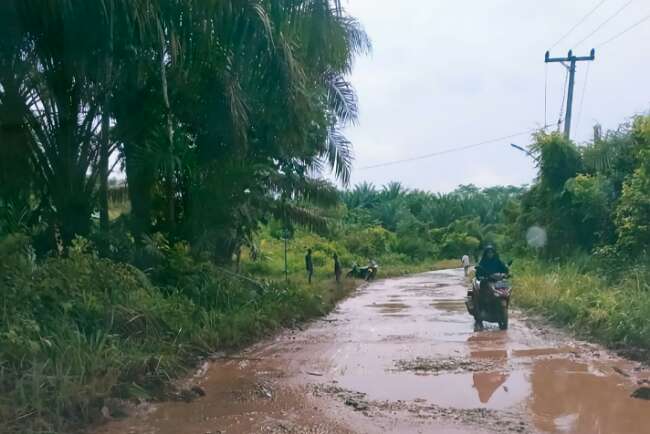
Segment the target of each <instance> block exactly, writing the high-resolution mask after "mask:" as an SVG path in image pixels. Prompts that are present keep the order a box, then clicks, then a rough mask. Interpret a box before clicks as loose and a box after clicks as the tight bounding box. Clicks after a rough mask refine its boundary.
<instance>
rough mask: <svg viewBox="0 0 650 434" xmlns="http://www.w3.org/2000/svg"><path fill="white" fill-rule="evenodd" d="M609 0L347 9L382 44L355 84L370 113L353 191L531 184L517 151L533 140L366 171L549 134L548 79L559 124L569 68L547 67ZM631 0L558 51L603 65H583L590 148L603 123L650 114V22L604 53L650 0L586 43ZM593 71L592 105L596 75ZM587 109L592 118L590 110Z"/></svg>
mask: <svg viewBox="0 0 650 434" xmlns="http://www.w3.org/2000/svg"><path fill="white" fill-rule="evenodd" d="M600 1H601V0H570V1H567V0H545V1H540V0H471V1H470V0H398V1H395V0H391V1H388V0H347V4H346V2H345V1H344V5H346V8H347V10H348V12H349V13H350V14H351V15H353V16H355V17H356V18H358V19H359V20H360V21H361V23H362V24H363V26H364V27H365V29H366V31H367V32H368V34H369V36H370V38H371V39H372V42H373V53H372V54H371V55H370V56H368V57H365V58H361V59H359V60H358V62H357V65H356V67H355V70H354V74H353V76H352V81H353V84H354V86H355V87H356V89H357V92H358V95H359V99H360V107H361V116H360V123H359V125H358V126H356V127H352V128H349V129H348V130H347V135H348V137H349V138H350V139H351V140H352V142H353V144H354V151H355V158H356V161H355V170H354V172H353V177H352V183H353V184H355V183H358V182H361V181H369V182H372V183H374V184H376V185H378V186H381V185H383V184H386V183H387V182H389V181H393V180H396V181H400V182H402V183H403V184H405V185H406V186H408V187H411V188H418V189H423V190H430V191H449V190H452V189H453V188H455V187H456V186H457V185H459V184H467V183H474V184H477V185H479V186H491V185H496V184H515V185H520V184H526V183H530V182H531V181H532V180H533V178H534V176H535V173H536V170H535V167H534V165H533V164H532V162H531V160H530V159H529V158H528V157H526V155H524V154H523V153H521V152H518V151H516V150H514V149H512V148H511V147H510V146H509V144H510V142H515V143H517V144H519V145H522V146H524V145H527V144H529V142H530V136H529V135H522V136H519V137H517V138H516V139H512V140H503V141H500V142H497V143H493V144H489V145H485V146H480V147H477V148H474V149H471V150H468V151H464V152H458V153H452V154H448V155H443V156H438V157H434V158H430V159H424V160H420V161H416V162H409V163H404V164H399V165H394V166H388V167H382V168H377V169H366V170H364V169H362V168H363V167H364V166H369V165H373V164H378V163H384V162H387V161H393V160H400V159H404V158H410V157H417V156H419V155H423V154H428V153H432V152H437V151H441V150H446V149H449V148H454V147H459V146H464V145H470V144H473V143H477V142H481V141H484V140H489V139H493V138H497V137H502V136H506V135H509V134H513V133H517V132H521V131H526V130H528V129H532V128H535V127H539V126H542V125H544V122H545V120H544V119H545V115H544V94H545V92H544V88H545V86H544V82H545V69H546V68H547V71H548V105H547V106H548V114H547V121H548V122H549V123H551V122H553V123H555V122H557V119H558V115H559V110H560V104H561V101H562V86H563V83H564V77H565V74H566V73H565V69H564V68H563V67H562V66H561V65H560V64H558V63H552V64H549V65H548V66H545V63H544V53H545V51H546V50H547V49H548V48H550V46H551V45H553V43H555V42H556V41H557V40H558V39H559V38H560V37H561V36H562V35H563V34H565V33H566V32H567V31H568V30H569V29H570V28H571V27H572V26H573V25H575V24H576V23H577V22H578V21H579V20H580V19H582V18H583V17H584V16H585V15H586V14H587V13H588V12H589V11H590V10H592V9H593V8H594V7H595V6H596V5H597V4H598V3H599V2H600ZM628 1H629V0H606V1H605V2H604V4H603V5H602V6H601V7H600V8H599V9H598V10H597V11H596V12H594V13H593V15H591V16H590V17H589V19H587V20H586V21H585V22H584V24H582V25H581V26H579V27H578V28H577V29H576V30H575V31H574V32H573V33H572V34H571V35H570V36H568V37H567V38H566V39H565V40H564V41H562V42H561V43H560V44H558V45H557V47H555V48H554V49H553V50H551V55H552V56H565V55H566V52H567V51H568V49H569V48H574V51H575V52H576V54H577V55H588V53H589V50H590V49H591V48H592V47H593V48H596V60H595V62H591V65H589V67H587V63H588V62H581V63H579V64H578V70H577V74H576V86H575V93H576V94H575V99H574V123H573V134H572V137H573V138H574V140H576V141H578V142H583V141H586V140H589V139H590V138H591V137H592V135H593V129H592V126H593V124H594V123H595V122H599V123H601V124H602V125H603V127H604V128H605V129H608V128H616V127H617V125H618V124H619V123H621V122H623V121H625V120H626V119H628V118H629V117H630V116H631V115H633V114H635V113H643V112H647V111H648V109H650V51H649V49H648V43H649V41H650V20H648V21H646V22H644V23H642V24H640V25H639V26H638V27H636V28H635V29H633V30H631V31H630V32H628V33H627V34H625V35H623V36H622V37H620V38H619V39H617V40H615V41H613V42H610V43H608V44H607V45H605V46H603V47H600V45H601V44H602V43H603V42H604V41H606V40H607V39H609V38H610V37H611V36H614V35H616V34H617V33H619V32H621V31H623V30H624V29H625V28H627V27H629V26H630V25H632V24H634V23H635V22H637V21H639V20H640V19H641V18H643V17H644V16H646V15H648V14H650V0H633V1H632V2H631V4H630V5H629V6H628V7H627V8H625V9H624V10H623V11H622V12H620V13H619V15H618V16H616V17H615V18H613V19H612V20H611V21H609V22H608V23H607V24H606V25H604V26H603V27H602V28H601V29H600V30H599V31H597V32H596V33H595V34H594V35H593V36H591V37H589V38H588V39H587V40H586V41H585V42H584V43H582V44H579V45H578V46H576V44H577V43H578V42H579V41H580V40H581V39H583V38H584V37H585V36H587V35H588V34H589V33H591V32H592V31H593V30H594V29H596V28H597V27H598V26H599V25H600V24H601V23H603V22H604V21H605V20H607V19H608V18H609V17H610V16H612V15H613V14H614V13H615V12H616V11H617V10H619V9H620V8H621V7H623V6H624V5H625V4H626V3H627V2H628ZM587 68H589V73H588V80H587V81H586V82H587V87H586V92H585V93H584V102H583V104H582V105H581V100H582V98H583V87H584V84H585V74H586V72H587ZM581 107H582V109H581Z"/></svg>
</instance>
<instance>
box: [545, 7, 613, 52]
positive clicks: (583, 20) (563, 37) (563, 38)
mask: <svg viewBox="0 0 650 434" xmlns="http://www.w3.org/2000/svg"><path fill="white" fill-rule="evenodd" d="M606 1H607V0H602V1H601V2H600V3H598V4H597V5H596V6H594V8H593V9H591V10H590V11H589V12H587V15H585V16H583V17H582V18H581V19H580V21H578V22H577V23H576V24H575V25H574V26H573V27H571V28H570V29H569V31H568V32H566V33H565V34H564V35H563V36H562V37H561V38H560V39H558V40H557V41H555V43H554V44H553V45H551V46H550V47H549V49H548V50H549V51H551V50H552V49H553V48H555V47H557V45H558V44H559V43H560V42H562V41H564V40H565V39H566V38H567V36H569V35H570V34H571V33H573V31H574V30H575V29H577V28H578V26H580V24H582V23H584V22H585V21H587V18H589V17H590V16H591V15H593V13H594V12H596V11H597V10H598V9H599V8H600V7H601V6H602V5H603V4H604V3H605V2H606Z"/></svg>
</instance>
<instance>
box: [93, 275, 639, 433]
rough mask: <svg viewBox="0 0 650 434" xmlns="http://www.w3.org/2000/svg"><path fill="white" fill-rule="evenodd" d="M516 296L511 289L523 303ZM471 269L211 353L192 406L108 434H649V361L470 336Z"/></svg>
mask: <svg viewBox="0 0 650 434" xmlns="http://www.w3.org/2000/svg"><path fill="white" fill-rule="evenodd" d="M516 291H517V289H516V288H514V297H516ZM464 295H465V282H464V278H463V276H462V271H461V270H446V271H443V272H431V273H424V274H420V275H416V276H410V277H407V278H400V279H387V280H383V281H377V282H374V283H372V284H370V285H367V286H365V287H364V288H362V289H361V290H359V291H357V292H356V293H355V294H354V295H353V296H351V297H350V298H348V299H347V300H345V301H343V302H342V303H341V304H340V305H339V306H338V307H337V309H336V310H335V311H334V312H333V313H332V314H330V315H329V316H328V317H327V318H324V319H322V320H319V321H314V322H313V323H311V324H310V325H309V326H308V327H306V328H305V329H304V330H293V331H291V330H289V331H286V332H284V333H282V334H280V335H278V336H276V337H275V338H273V339H271V340H268V341H266V342H262V343H259V344H257V345H255V346H253V347H251V348H249V349H247V350H245V351H242V352H241V353H238V354H235V355H230V356H229V357H227V358H225V357H221V358H215V359H214V360H212V361H210V362H209V363H207V364H206V365H205V366H204V370H203V372H201V373H200V375H197V376H196V377H194V378H192V379H189V380H188V385H187V386H188V387H189V386H192V385H197V386H200V387H201V388H202V389H203V390H204V391H205V392H206V396H205V397H201V398H199V399H197V400H195V401H194V402H192V403H189V404H187V403H178V402H170V403H159V404H145V405H141V406H140V407H138V408H136V409H135V411H134V413H135V415H134V416H132V417H130V418H127V419H124V420H119V421H112V422H111V423H109V424H107V425H106V426H104V427H101V428H100V429H98V430H97V431H96V432H97V433H98V434H114V433H115V434H117V433H130V434H172V433H173V434H185V433H186V434H194V433H197V434H206V433H212V434H216V433H316V434H320V433H324V434H325V433H438V432H442V433H489V432H508V433H519V432H526V433H527V432H540V433H552V432H562V433H589V434H591V433H607V434H609V433H647V432H650V401H646V400H642V399H635V398H633V397H631V394H632V393H633V392H634V391H635V390H636V388H638V387H639V385H643V384H645V383H644V382H647V381H648V380H649V379H650V372H648V371H647V370H646V369H645V368H644V367H643V366H641V365H639V364H637V363H634V362H631V361H627V360H624V359H621V358H618V357H616V356H614V355H612V354H610V353H609V352H607V351H605V350H603V349H602V348H600V347H598V346H596V345H591V344H587V343H584V342H580V341H576V340H574V339H572V338H570V337H568V336H566V335H565V334H563V333H560V332H558V331H556V330H553V329H552V328H549V327H547V326H541V327H540V326H539V325H535V324H540V323H539V322H538V321H530V320H528V319H527V318H525V317H524V316H523V315H521V314H517V313H516V312H515V313H514V315H512V316H511V324H510V329H509V330H507V331H500V330H498V328H497V327H496V325H492V327H490V328H488V329H487V330H485V331H482V332H474V331H473V328H472V325H473V320H472V318H471V317H470V316H469V315H468V314H467V312H466V311H465V308H464V305H463V297H464Z"/></svg>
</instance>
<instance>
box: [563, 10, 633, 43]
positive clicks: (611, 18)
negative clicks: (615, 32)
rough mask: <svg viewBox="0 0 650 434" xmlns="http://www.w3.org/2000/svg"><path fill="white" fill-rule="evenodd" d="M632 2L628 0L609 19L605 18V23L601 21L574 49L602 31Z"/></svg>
mask: <svg viewBox="0 0 650 434" xmlns="http://www.w3.org/2000/svg"><path fill="white" fill-rule="evenodd" d="M633 1H634V0H630V1H628V2H627V3H625V4H624V5H623V6H621V7H620V8H619V9H618V10H617V11H616V12H614V14H613V15H611V16H610V17H609V18H607V19H606V20H605V21H603V22H602V23H600V25H599V26H598V27H596V28H595V29H594V30H593V31H592V32H591V33H589V34H588V35H587V36H585V37H584V38H582V39H581V40H580V41H579V42H578V43H577V44H575V45H574V47H577V46H579V45H580V44H582V43H583V42H585V41H586V40H587V39H589V38H590V37H592V36H593V35H594V34H595V33H596V32H598V31H599V30H600V29H602V28H603V27H605V26H606V25H607V23H609V22H610V21H611V20H613V19H614V18H616V17H617V16H618V15H619V14H620V13H621V12H623V11H624V10H625V9H626V8H627V7H628V6H629V5H631V4H632V2H633Z"/></svg>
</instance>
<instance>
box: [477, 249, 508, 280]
mask: <svg viewBox="0 0 650 434" xmlns="http://www.w3.org/2000/svg"><path fill="white" fill-rule="evenodd" d="M495 273H504V274H508V273H509V270H508V266H507V265H506V264H505V263H504V262H503V261H502V260H501V258H499V254H498V253H497V250H496V248H495V247H494V246H493V245H492V244H488V245H487V246H486V247H485V249H484V250H483V256H482V257H481V261H480V262H479V263H478V267H476V277H477V278H478V279H479V280H483V279H482V278H485V277H489V276H490V275H492V274H495Z"/></svg>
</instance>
